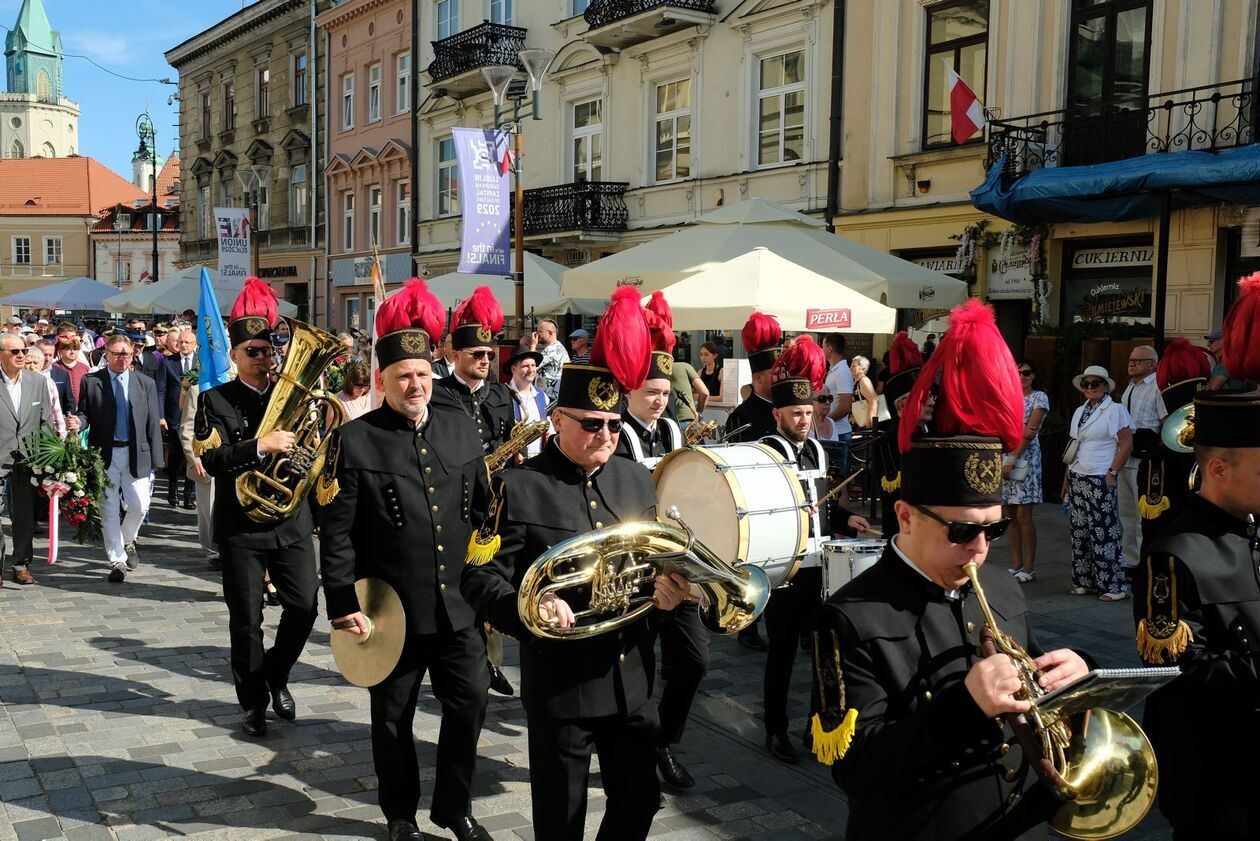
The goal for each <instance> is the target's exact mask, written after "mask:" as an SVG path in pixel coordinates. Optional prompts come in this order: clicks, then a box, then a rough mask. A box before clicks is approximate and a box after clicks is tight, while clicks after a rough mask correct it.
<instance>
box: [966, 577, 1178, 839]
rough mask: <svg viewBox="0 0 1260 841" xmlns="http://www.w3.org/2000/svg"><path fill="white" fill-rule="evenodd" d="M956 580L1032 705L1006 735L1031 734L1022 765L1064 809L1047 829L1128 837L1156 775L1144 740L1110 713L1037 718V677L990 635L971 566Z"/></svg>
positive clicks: (1016, 649) (993, 631) (1010, 641)
mask: <svg viewBox="0 0 1260 841" xmlns="http://www.w3.org/2000/svg"><path fill="white" fill-rule="evenodd" d="M963 572H965V573H966V574H967V577H968V578H970V579H971V586H972V589H973V590H974V593H975V597H976V601H977V602H978V603H979V605H980V611H981V613H983V614H984V623H985V630H984V635H985V638H986V643H988V642H989V641H990V640H991V641H992V643H991V645H992V647H993V648H994V649H995V650H996V651H997V652H1000V653H1002V654H1005V655H1007V656H1008V657H1010V658H1011V662H1012V663H1014V664H1015V668H1016V670H1017V671H1018V672H1019V679H1020V683H1022V684H1023V689H1022V690H1021V691H1020V692H1019V693H1018V695H1019V697H1021V698H1024V699H1026V700H1028V701H1031V702H1032V704H1033V707H1032V709H1031V710H1029V711H1028V712H1027V713H1024V714H1023V715H1020V716H1013V717H1012V719H1013V721H1012V727H1013V728H1014V729H1015V731H1016V734H1017V735H1019V732H1020V730H1021V729H1025V728H1026V729H1027V730H1028V731H1031V735H1032V737H1033V738H1032V741H1034V742H1036V743H1037V744H1036V745H1034V746H1032V749H1031V750H1030V746H1029V745H1027V744H1025V745H1024V750H1025V754H1026V756H1025V758H1026V760H1027V761H1028V762H1029V764H1031V765H1032V766H1033V768H1035V769H1037V771H1038V774H1039V775H1040V776H1041V779H1042V781H1043V782H1044V783H1045V784H1046V785H1047V786H1049V787H1050V790H1051V791H1053V792H1054V794H1055V796H1056V797H1058V798H1059V799H1060V800H1062V801H1064V803H1063V805H1062V806H1061V807H1059V810H1058V811H1057V812H1055V814H1054V817H1053V818H1051V819H1050V826H1051V828H1053V829H1054V831H1055V832H1057V833H1059V834H1060V835H1064V836H1066V837H1068V838H1078V839H1105V838H1115V837H1116V836H1118V835H1123V834H1124V833H1126V832H1128V831H1129V830H1130V829H1132V828H1133V827H1135V826H1137V825H1138V824H1139V823H1141V821H1142V818H1144V817H1146V813H1147V812H1148V811H1149V810H1150V808H1151V805H1152V804H1153V803H1154V802H1155V789H1156V787H1157V784H1158V780H1159V772H1158V767H1157V766H1156V763H1155V751H1154V749H1153V748H1152V747H1151V743H1150V741H1149V740H1148V739H1147V738H1146V734H1145V733H1143V732H1142V728H1141V727H1139V726H1138V723H1137V722H1136V721H1134V720H1133V719H1132V718H1130V717H1129V716H1128V715H1126V714H1124V713H1118V712H1114V711H1112V710H1105V709H1102V708H1095V709H1092V710H1089V711H1088V712H1085V713H1083V714H1081V715H1079V716H1070V717H1067V718H1062V717H1060V716H1058V715H1056V714H1055V713H1046V714H1043V713H1042V712H1041V711H1039V710H1038V709H1037V699H1038V698H1040V697H1041V696H1042V695H1044V694H1045V692H1044V690H1043V689H1042V688H1041V685H1040V684H1039V683H1038V680H1039V679H1040V677H1041V674H1042V673H1041V670H1040V669H1038V668H1037V666H1036V664H1035V663H1033V661H1032V658H1031V657H1029V656H1028V652H1027V651H1025V650H1024V648H1023V646H1021V645H1020V644H1019V643H1018V642H1016V641H1015V639H1014V638H1013V637H1011V636H1010V635H1009V634H1007V633H1005V632H1003V631H1002V630H1001V629H1000V628H998V626H997V623H996V622H995V621H994V619H993V612H992V611H991V610H990V609H989V602H988V600H987V599H986V598H985V596H984V589H983V588H982V587H981V586H980V574H979V570H978V568H977V566H976V565H975V564H974V563H971V564H964V565H963ZM1021 741H1022V740H1021ZM1036 754H1039V755H1036ZM1042 760H1045V761H1044V762H1043V761H1042Z"/></svg>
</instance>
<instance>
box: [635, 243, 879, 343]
mask: <svg viewBox="0 0 1260 841" xmlns="http://www.w3.org/2000/svg"><path fill="white" fill-rule="evenodd" d="M661 292H662V293H663V294H664V295H665V300H666V301H668V302H669V308H670V309H671V310H672V311H673V314H674V330H708V329H718V328H721V329H728V330H738V329H739V328H740V327H742V326H743V324H744V322H745V321H747V320H748V316H750V315H752V313H753V312H754V311H757V310H760V311H761V312H764V313H767V314H769V315H773V316H775V318H777V319H778V321H779V324H780V326H782V327H783V329H784V330H790V331H804V330H813V331H817V332H821V333H830V332H832V331H833V330H852V331H854V332H857V333H892V332H894V331H895V330H896V329H897V311H896V310H895V309H893V308H892V307H886V306H884V305H883V304H881V303H879V302H878V301H872V300H871V299H870V298H867V297H866V296H865V295H861V294H859V293H857V292H854V291H853V290H852V289H850V288H848V287H847V286H843V285H841V284H840V283H837V282H836V281H834V280H832V279H831V278H828V277H823V276H822V275H820V274H818V273H817V272H815V271H812V270H810V269H807V268H804V267H803V266H798V265H797V264H796V263H794V262H792V261H791V260H788V259H786V258H784V257H782V256H781V255H779V254H776V253H774V252H773V251H771V250H770V249H768V248H764V247H758V248H754V249H753V250H752V251H749V252H748V253H746V254H741V255H739V256H738V257H734V258H732V259H731V260H729V261H727V262H725V263H723V264H722V265H721V266H718V267H717V268H714V269H709V270H708V271H704V272H699V273H698V274H693V275H692V276H691V277H689V278H687V279H686V280H680V281H679V282H678V283H675V284H674V285H672V286H666V287H665V288H664V289H663V290H661ZM649 297H650V296H649ZM647 300H648V298H647V297H645V298H644V299H643V302H644V303H645V304H646V303H647Z"/></svg>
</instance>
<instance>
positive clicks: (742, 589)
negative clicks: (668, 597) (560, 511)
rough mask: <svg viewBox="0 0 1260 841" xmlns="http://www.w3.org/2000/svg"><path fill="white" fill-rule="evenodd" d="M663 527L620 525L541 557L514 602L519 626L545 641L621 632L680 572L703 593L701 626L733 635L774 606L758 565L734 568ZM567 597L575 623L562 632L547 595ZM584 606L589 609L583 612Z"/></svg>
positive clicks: (681, 529) (677, 530)
mask: <svg viewBox="0 0 1260 841" xmlns="http://www.w3.org/2000/svg"><path fill="white" fill-rule="evenodd" d="M668 516H669V517H670V518H672V519H674V520H676V521H677V522H678V523H679V525H678V526H672V525H667V524H665V523H660V522H632V523H621V524H619V525H616V526H611V527H609V528H603V529H597V530H596V531H593V532H589V533H587V534H582V535H578V536H577V537H573V538H570V539H568V540H566V541H564V542H562V543H557V544H556V545H555V546H554V547H552V548H551V549H549V550H547V551H546V552H544V553H543V554H542V555H541V556H539V558H538V560H536V561H534V563H533V564H532V565H531V566H530V567H529V569H527V570H526V571H525V576H524V578H523V579H522V580H521V586H520V592H519V594H518V596H517V611H518V612H519V613H520V617H521V622H523V623H524V624H525V627H526V628H528V629H529V631H530V632H531V633H532V634H534V636H537V637H541V638H543V639H551V640H560V639H585V638H589V637H593V636H597V635H599V634H604V633H607V632H609V631H613V630H616V629H618V628H621V627H624V626H625V625H628V624H630V623H631V622H634V621H635V620H636V619H638V618H639V617H641V616H643V615H644V614H646V613H647V612H648V611H650V610H652V608H653V607H655V605H654V603H653V601H652V593H651V588H652V586H653V582H654V580H655V578H656V576H657V575H667V574H669V573H679V574H680V575H682V576H683V577H684V578H686V579H687V580H688V582H690V583H691V585H692V587H693V589H698V590H699V594H700V604H699V610H700V621H701V623H702V624H703V625H704V626H705V627H706V628H708V629H709V630H710V631H712V632H714V633H718V634H728V633H733V632H736V631H741V630H743V629H744V628H746V627H748V626H749V625H751V624H752V623H753V621H754V620H756V618H757V617H758V616H760V615H761V612H762V611H763V610H765V608H766V603H767V602H768V601H769V600H770V579H769V578H767V577H766V573H765V571H764V570H763V569H761V568H760V567H757V566H742V567H739V568H736V567H733V566H731V565H730V564H728V563H727V562H726V561H724V560H722V559H721V558H719V557H717V556H716V555H714V554H713V552H712V551H711V550H710V549H709V548H708V547H706V546H705V545H704V544H703V543H701V542H700V541H698V540H696V539H695V535H694V534H693V533H692V531H691V530H690V529H689V528H687V525H686V523H684V522H683V521H682V518H681V517H680V516H679V515H678V510H677V509H676V508H671V509H670V510H669V512H668ZM548 594H554V595H555V596H556V597H557V598H564V599H565V601H567V602H568V603H569V604H570V605H574V606H577V609H576V610H574V623H573V625H572V626H571V627H568V628H561V627H560V626H559V625H557V624H555V622H554V621H553V620H552V619H551V617H549V616H545V615H544V614H543V609H544V608H543V604H542V601H543V597H544V596H546V595H548ZM581 605H585V607H582V606H581Z"/></svg>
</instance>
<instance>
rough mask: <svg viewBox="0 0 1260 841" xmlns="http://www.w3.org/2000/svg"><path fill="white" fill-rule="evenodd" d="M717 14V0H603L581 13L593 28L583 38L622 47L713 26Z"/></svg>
mask: <svg viewBox="0 0 1260 841" xmlns="http://www.w3.org/2000/svg"><path fill="white" fill-rule="evenodd" d="M716 16H717V3H716V0H603V2H596V3H592V4H591V5H590V7H589V8H588V9H587V10H586V11H585V12H584V13H583V14H582V17H583V18H584V19H585V20H586V23H587V25H588V26H589V27H590V29H588V30H587V31H586V33H585V34H584V35H583V36H582V37H583V38H584V39H586V41H587V43H590V44H594V45H596V46H599V47H608V48H612V49H618V50H620V49H625V48H626V47H630V46H633V45H635V44H639V43H642V42H644V41H647V40H650V39H652V38H658V37H660V36H662V35H668V34H669V33H671V32H677V31H678V30H680V29H686V28H687V27H689V26H707V25H710V24H712V23H713V21H714V19H715V18H716Z"/></svg>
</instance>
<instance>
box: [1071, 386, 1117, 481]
mask: <svg viewBox="0 0 1260 841" xmlns="http://www.w3.org/2000/svg"><path fill="white" fill-rule="evenodd" d="M1085 405H1086V404H1081V405H1080V406H1077V407H1076V412H1075V413H1074V414H1073V415H1072V423H1071V424H1070V425H1069V426H1068V434H1069V435H1071V436H1072V437H1073V438H1077V439H1079V440H1080V442H1081V443H1080V446H1079V447H1078V448H1077V450H1076V461H1074V462H1072V464H1071V466H1070V467H1069V468H1068V469H1069V470H1071V471H1072V472H1073V473H1077V474H1080V475H1082V476H1104V475H1106V473H1107V471H1108V470H1109V469H1111V463H1112V462H1113V461H1115V460H1116V448H1117V447H1119V446H1120V441H1119V438H1118V437H1117V436H1118V435H1119V434H1120V430H1121V429H1123V428H1124V427H1126V426H1128V427H1132V425H1133V421H1132V419H1131V418H1130V417H1129V413H1128V412H1126V411H1125V409H1124V407H1123V406H1121V405H1120V404H1119V403H1117V402H1115V401H1114V400H1112V399H1111V397H1110V396H1108V397H1104V398H1103V399H1102V400H1101V401H1099V403H1098V405H1097V406H1096V407H1095V408H1094V411H1093V413H1092V414H1091V415H1090V417H1089V420H1088V421H1087V422H1086V423H1085V425H1084V426H1083V427H1082V426H1081V415H1082V414H1084V412H1085Z"/></svg>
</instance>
